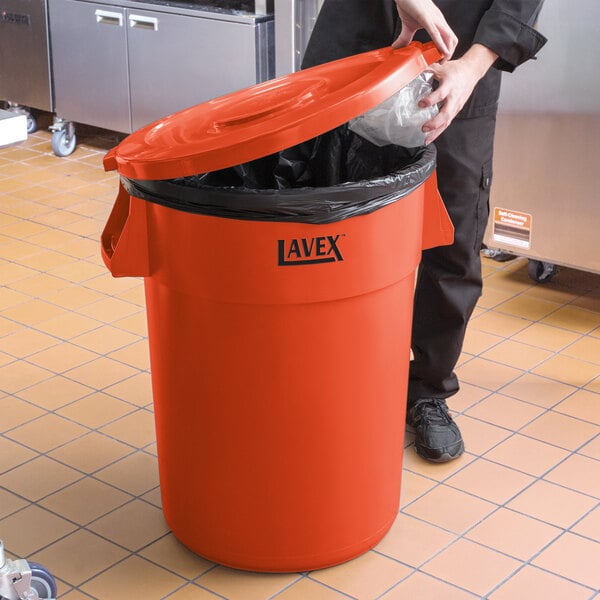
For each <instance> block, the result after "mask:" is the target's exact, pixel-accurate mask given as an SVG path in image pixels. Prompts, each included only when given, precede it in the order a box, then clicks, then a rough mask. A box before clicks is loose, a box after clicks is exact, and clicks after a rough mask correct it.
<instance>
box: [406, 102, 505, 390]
mask: <svg viewBox="0 0 600 600" xmlns="http://www.w3.org/2000/svg"><path fill="white" fill-rule="evenodd" d="M491 112H492V114H488V115H486V116H481V117H475V118H464V119H463V118H457V119H455V120H454V121H453V122H452V123H451V125H450V126H449V127H448V129H447V130H446V131H444V133H443V134H442V135H441V136H440V137H439V138H438V139H437V140H436V141H435V145H436V147H437V150H438V157H437V176H438V188H439V190H440V194H441V196H442V199H443V200H444V204H445V205H446V208H447V210H448V213H449V215H450V218H451V220H452V222H453V224H454V243H453V244H452V245H451V246H440V247H438V248H432V249H430V250H425V251H424V252H423V255H422V259H421V264H420V265H419V269H418V274H417V284H416V290H415V300H414V314H413V332H412V350H413V355H414V359H413V360H412V361H411V364H410V379H409V391H408V397H409V400H415V399H417V398H447V397H448V396H451V395H452V394H455V393H456V392H457V391H458V387H459V386H458V378H457V376H456V374H455V372H454V368H455V366H456V363H457V361H458V358H459V356H460V353H461V350H462V346H463V341H464V338H465V332H466V327H467V323H468V321H469V318H470V317H471V314H472V312H473V309H474V308H475V305H476V303H477V300H478V298H479V297H480V296H481V290H482V275H481V259H480V250H481V244H482V241H483V235H484V232H485V227H486V224H487V220H488V216H489V195H490V186H491V183H492V155H493V141H494V131H495V124H496V116H495V111H491Z"/></svg>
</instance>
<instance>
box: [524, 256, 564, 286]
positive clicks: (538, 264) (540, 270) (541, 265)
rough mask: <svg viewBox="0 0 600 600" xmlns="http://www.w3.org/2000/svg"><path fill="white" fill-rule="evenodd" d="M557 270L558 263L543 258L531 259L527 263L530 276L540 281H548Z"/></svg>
mask: <svg viewBox="0 0 600 600" xmlns="http://www.w3.org/2000/svg"><path fill="white" fill-rule="evenodd" d="M557 272H558V269H557V268H556V265H553V264H552V263H547V262H543V261H541V260H530V261H529V264H528V265H527V273H528V274H529V277H531V279H533V280H534V281H537V282H538V283H548V281H550V280H551V279H552V277H554V275H556V273H557Z"/></svg>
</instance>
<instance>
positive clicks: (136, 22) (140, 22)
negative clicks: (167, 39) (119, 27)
mask: <svg viewBox="0 0 600 600" xmlns="http://www.w3.org/2000/svg"><path fill="white" fill-rule="evenodd" d="M129 27H137V28H139V29H151V30H152V31H158V18H157V17H145V16H144V15H129Z"/></svg>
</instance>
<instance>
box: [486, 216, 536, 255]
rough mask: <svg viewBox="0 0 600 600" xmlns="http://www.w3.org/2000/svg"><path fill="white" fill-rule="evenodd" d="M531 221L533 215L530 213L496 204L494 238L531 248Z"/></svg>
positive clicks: (498, 240) (520, 246)
mask: <svg viewBox="0 0 600 600" xmlns="http://www.w3.org/2000/svg"><path fill="white" fill-rule="evenodd" d="M531 221H532V217H531V215H530V214H528V213H523V212H518V211H516V210H510V209H508V208H500V207H498V206H496V207H495V208H494V228H493V237H494V240H495V241H497V242H504V243H505V244H511V245H512V246H518V247H519V248H527V249H528V248H530V247H531Z"/></svg>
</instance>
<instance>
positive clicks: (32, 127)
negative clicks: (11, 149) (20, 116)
mask: <svg viewBox="0 0 600 600" xmlns="http://www.w3.org/2000/svg"><path fill="white" fill-rule="evenodd" d="M37 128H38V124H37V119H36V118H35V117H34V116H33V115H32V114H31V113H27V133H33V132H34V131H37Z"/></svg>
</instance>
